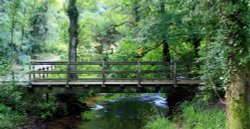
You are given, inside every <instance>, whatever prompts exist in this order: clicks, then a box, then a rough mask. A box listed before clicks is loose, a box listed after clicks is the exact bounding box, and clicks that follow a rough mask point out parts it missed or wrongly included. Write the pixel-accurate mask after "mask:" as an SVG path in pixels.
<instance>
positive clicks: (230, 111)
mask: <svg viewBox="0 0 250 129" xmlns="http://www.w3.org/2000/svg"><path fill="white" fill-rule="evenodd" d="M220 4H221V5H220V12H221V17H222V18H221V23H222V25H223V27H224V29H225V30H224V39H225V40H224V44H223V46H225V47H226V51H225V58H226V65H227V71H228V75H227V79H226V80H227V83H226V84H227V90H226V100H227V101H226V102H227V108H226V110H227V128H228V129H249V127H250V125H249V122H250V118H249V112H248V88H249V83H248V76H249V75H248V72H249V67H250V65H249V64H250V63H249V59H247V56H248V54H249V52H248V44H247V43H248V41H247V37H248V28H247V26H248V21H247V20H246V19H247V17H248V16H247V15H248V4H247V2H246V1H244V0H239V1H235V0H220Z"/></svg>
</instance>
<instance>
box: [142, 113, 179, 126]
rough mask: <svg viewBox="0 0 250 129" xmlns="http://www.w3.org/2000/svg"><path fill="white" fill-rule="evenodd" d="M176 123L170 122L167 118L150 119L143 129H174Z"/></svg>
mask: <svg viewBox="0 0 250 129" xmlns="http://www.w3.org/2000/svg"><path fill="white" fill-rule="evenodd" d="M176 128H177V125H176V123H173V122H170V121H169V120H168V119H167V118H162V117H159V116H157V117H152V118H151V119H150V120H149V122H148V123H147V124H146V126H145V129H176Z"/></svg>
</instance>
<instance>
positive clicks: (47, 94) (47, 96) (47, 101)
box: [45, 92, 49, 103]
mask: <svg viewBox="0 0 250 129" xmlns="http://www.w3.org/2000/svg"><path fill="white" fill-rule="evenodd" d="M45 101H46V103H49V93H48V92H46V93H45Z"/></svg>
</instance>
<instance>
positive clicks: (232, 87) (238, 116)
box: [226, 69, 250, 129]
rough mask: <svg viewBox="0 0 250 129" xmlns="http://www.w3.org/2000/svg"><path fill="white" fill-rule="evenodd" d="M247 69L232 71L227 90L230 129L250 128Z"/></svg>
mask: <svg viewBox="0 0 250 129" xmlns="http://www.w3.org/2000/svg"><path fill="white" fill-rule="evenodd" d="M245 70H247V69H245ZM245 70H240V71H238V72H237V73H230V77H229V80H230V81H229V83H228V89H227V91H226V99H227V127H228V129H248V127H249V122H250V119H249V113H248V82H247V74H246V72H245Z"/></svg>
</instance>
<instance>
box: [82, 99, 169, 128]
mask: <svg viewBox="0 0 250 129" xmlns="http://www.w3.org/2000/svg"><path fill="white" fill-rule="evenodd" d="M165 112H166V102H165V98H162V97H160V96H159V95H155V96H150V95H146V96H140V97H132V98H122V99H119V100H118V101H112V102H106V103H104V104H103V105H96V106H95V107H94V108H93V110H92V111H87V112H84V113H82V115H81V116H82V118H83V122H82V123H81V124H80V126H79V129H140V128H142V127H143V125H144V124H145V119H147V117H146V116H150V115H155V114H158V113H162V114H164V113H165Z"/></svg>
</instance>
